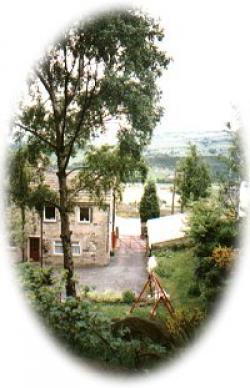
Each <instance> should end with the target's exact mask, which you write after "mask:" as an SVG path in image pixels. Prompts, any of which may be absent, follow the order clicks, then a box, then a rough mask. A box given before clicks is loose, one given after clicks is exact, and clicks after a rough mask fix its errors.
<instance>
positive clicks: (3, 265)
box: [0, 0, 250, 388]
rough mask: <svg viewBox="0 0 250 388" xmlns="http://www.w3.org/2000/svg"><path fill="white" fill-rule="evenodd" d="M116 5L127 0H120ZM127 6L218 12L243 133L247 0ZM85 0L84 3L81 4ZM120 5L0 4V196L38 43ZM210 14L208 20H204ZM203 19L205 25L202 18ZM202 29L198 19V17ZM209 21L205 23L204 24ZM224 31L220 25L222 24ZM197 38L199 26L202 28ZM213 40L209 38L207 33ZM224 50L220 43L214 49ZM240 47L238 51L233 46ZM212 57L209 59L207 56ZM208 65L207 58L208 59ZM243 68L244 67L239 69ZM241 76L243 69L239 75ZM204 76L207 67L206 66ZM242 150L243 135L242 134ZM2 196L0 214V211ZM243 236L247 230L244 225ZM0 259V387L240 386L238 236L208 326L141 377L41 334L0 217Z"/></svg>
mask: <svg viewBox="0 0 250 388" xmlns="http://www.w3.org/2000/svg"><path fill="white" fill-rule="evenodd" d="M120 3H121V4H128V3H126V2H123V1H121V2H120ZM131 3H132V4H134V5H141V4H143V5H144V6H147V7H148V9H150V10H151V11H152V12H155V15H163V14H164V13H168V17H169V18H170V19H171V20H172V23H173V19H174V18H178V15H182V17H183V14H184V15H185V16H186V18H189V17H191V16H192V15H193V14H194V13H195V14H196V16H197V17H203V18H204V10H205V12H207V15H208V16H210V17H213V15H214V16H215V15H216V17H218V15H219V17H220V20H221V29H222V30H221V31H223V33H224V35H225V37H226V36H227V34H225V29H228V33H229V34H228V35H229V36H231V35H232V34H231V32H230V31H232V30H231V29H233V31H234V32H235V34H234V36H235V41H233V42H232V56H233V55H234V48H235V47H236V46H237V47H238V48H239V47H241V48H242V49H241V50H240V55H241V56H240V57H239V62H238V66H239V68H238V72H239V74H240V73H241V72H242V66H241V65H242V63H244V64H245V65H246V63H247V64H249V66H244V69H246V68H248V69H249V73H247V72H246V74H244V77H245V83H244V84H242V101H241V113H242V119H243V124H244V125H245V128H246V132H249V124H250V113H249V111H248V110H250V109H249V108H250V104H249V91H250V82H249V81H250V60H249V36H250V23H249V11H248V3H249V2H248V1H241V0H237V1H224V0H221V1H218V0H217V1H211V0H210V1H204V0H203V1H193V0H190V1H179V0H175V1H174V0H173V1H157V0H154V1H143V2H139V1H133V2H131ZM88 4H89V5H88ZM114 4H116V5H117V4H119V2H117V1H116V2H115V1H101V0H100V1H98V0H92V1H91V2H87V1H78V0H71V1H67V2H66V1H65V2H62V1H61V0H43V1H34V0H33V1H31V0H22V1H18V0H8V1H6V2H2V3H1V12H0V29H1V31H0V43H1V44H0V47H1V60H0V81H1V82H0V97H1V104H0V113H1V114H0V120H1V122H0V125H1V127H0V130H1V132H0V142H1V155H0V161H1V167H2V168H1V177H0V179H1V182H2V185H1V190H2V192H1V198H3V195H4V194H3V190H4V182H5V178H4V171H5V170H4V167H3V163H4V160H5V159H4V158H5V155H4V149H5V147H6V137H7V129H8V125H9V119H10V117H11V114H12V112H13V111H14V107H15V103H16V101H17V99H18V98H19V97H20V95H19V93H20V91H21V90H22V87H23V85H24V80H25V76H26V74H27V72H28V71H29V69H30V67H31V66H32V64H33V63H34V60H35V59H36V58H38V57H39V55H40V54H41V52H42V50H43V48H44V47H45V46H46V45H47V44H48V43H49V42H51V41H53V40H54V37H55V36H56V35H57V34H58V33H59V32H60V30H61V29H62V28H63V27H64V26H65V25H66V24H68V23H69V22H70V21H71V20H73V19H74V18H77V17H79V16H80V15H81V14H83V15H84V14H88V13H89V12H93V11H94V12H96V11H100V10H102V9H103V6H104V5H105V7H107V6H108V5H114ZM211 20H212V19H211ZM206 25H207V24H206ZM200 26H201V29H202V23H201V24H200ZM212 28H213V23H212V22H211V29H212ZM226 31H227V30H226ZM201 37H202V31H201ZM213 39H215V37H214V36H213ZM221 49H222V50H223V46H222V48H221ZM237 53H238V54H239V51H237ZM211 60H212V58H211ZM207 66H208V70H209V63H208V64H207ZM243 71H244V70H243ZM241 75H242V74H241ZM207 76H208V77H209V71H208V72H207ZM245 142H246V149H249V138H248V137H247V135H246V138H245ZM3 206H4V205H3V201H1V208H0V211H1V214H3V210H4V209H3ZM247 235H248V236H249V230H248V233H247ZM0 242H1V258H0V260H1V262H0V300H1V310H0V358H1V363H0V365H1V372H0V383H1V386H2V387H18V388H19V387H20V388H21V387H25V388H30V387H36V388H40V387H41V388H45V387H55V386H59V387H60V388H63V387H69V386H70V387H77V386H82V385H83V384H84V385H86V384H88V386H90V387H92V386H95V385H97V384H98V385H100V384H102V385H103V386H109V387H110V386H117V384H121V385H123V384H124V385H126V386H128V385H129V386H136V387H139V386H149V385H151V384H159V385H161V384H164V385H167V386H170V387H173V386H174V387H192V388H194V387H201V386H202V387H211V386H216V387H217V386H221V387H222V386H225V387H227V388H228V387H235V386H239V387H247V386H249V383H250V377H249V376H250V374H249V346H250V314H249V295H250V293H249V288H250V282H249V277H250V260H249V257H248V256H249V253H248V252H249V245H248V243H249V238H245V249H244V252H243V254H242V258H241V263H240V266H239V269H238V273H237V274H236V276H235V278H234V282H233V286H232V287H231V289H230V292H229V293H228V294H227V297H226V300H225V301H224V302H223V304H222V305H221V306H220V311H219V312H218V314H216V316H215V317H214V318H213V319H212V320H211V322H210V324H208V326H207V330H206V333H204V335H203V336H202V337H201V339H200V341H198V342H197V343H196V344H195V345H194V346H193V347H191V348H190V349H189V351H188V352H187V353H186V354H185V355H184V356H183V357H182V358H181V359H180V360H179V361H178V362H176V364H174V365H172V366H171V367H168V368H166V370H161V371H158V372H156V373H153V374H149V375H148V376H146V378H145V377H143V378H135V377H131V378H129V377H128V378H125V377H111V376H107V375H105V374H99V373H96V372H93V371H92V370H90V369H88V368H87V367H84V366H82V365H80V364H79V363H78V362H76V361H75V360H73V359H72V358H71V357H70V356H68V355H67V354H65V353H64V351H63V350H62V349H60V348H59V347H57V345H55V344H54V343H53V342H51V339H50V338H48V336H47V335H46V334H43V331H42V329H41V328H40V327H39V325H38V324H37V322H36V321H35V319H34V318H33V317H32V315H31V314H30V313H29V311H27V308H26V307H25V305H24V302H23V300H22V297H21V296H20V295H19V294H20V292H19V290H18V289H17V288H16V285H15V283H16V282H15V278H14V275H13V273H12V272H11V271H10V267H9V265H8V257H7V253H6V248H5V247H6V230H5V227H4V222H3V217H2V220H1V241H0Z"/></svg>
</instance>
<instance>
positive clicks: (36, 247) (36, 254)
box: [30, 237, 40, 261]
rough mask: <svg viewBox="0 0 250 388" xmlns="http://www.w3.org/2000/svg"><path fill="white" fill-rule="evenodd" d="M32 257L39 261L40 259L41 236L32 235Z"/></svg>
mask: <svg viewBox="0 0 250 388" xmlns="http://www.w3.org/2000/svg"><path fill="white" fill-rule="evenodd" d="M30 259H31V260H35V261H39V259H40V239H39V237H30Z"/></svg>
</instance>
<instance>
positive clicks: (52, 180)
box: [45, 169, 111, 203]
mask: <svg viewBox="0 0 250 388" xmlns="http://www.w3.org/2000/svg"><path fill="white" fill-rule="evenodd" d="M78 172H79V171H78V170H76V171H72V172H71V173H70V175H69V176H68V182H69V186H70V182H71V181H73V180H74V178H75V177H76V176H77V174H78ZM45 183H46V184H47V185H48V186H49V187H50V189H52V190H55V191H58V190H59V183H58V177H57V174H56V170H52V169H49V170H48V171H46V173H45ZM92 200H93V199H92V198H91V196H90V193H89V192H88V191H87V190H82V191H80V192H79V193H78V195H77V197H76V201H81V202H92ZM110 200H111V191H110V192H108V193H107V194H106V201H105V202H107V203H109V202H110Z"/></svg>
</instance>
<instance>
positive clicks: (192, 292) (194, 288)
mask: <svg viewBox="0 0 250 388" xmlns="http://www.w3.org/2000/svg"><path fill="white" fill-rule="evenodd" d="M188 295H189V296H192V297H199V296H200V295H201V290H200V286H199V284H198V283H194V284H192V285H191V286H190V287H189V289H188Z"/></svg>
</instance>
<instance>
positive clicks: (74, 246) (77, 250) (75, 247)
mask: <svg viewBox="0 0 250 388" xmlns="http://www.w3.org/2000/svg"><path fill="white" fill-rule="evenodd" d="M71 252H72V255H73V256H77V255H80V254H81V247H80V243H79V242H72V243H71ZM54 254H55V255H62V254H63V246H62V242H61V241H54Z"/></svg>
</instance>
